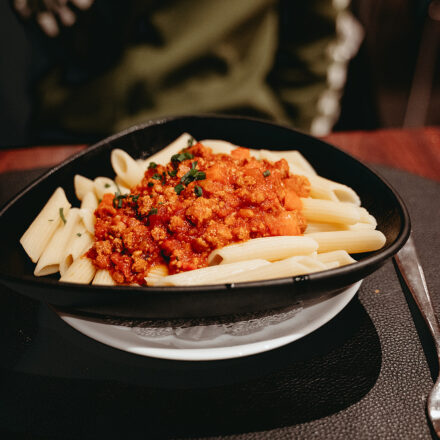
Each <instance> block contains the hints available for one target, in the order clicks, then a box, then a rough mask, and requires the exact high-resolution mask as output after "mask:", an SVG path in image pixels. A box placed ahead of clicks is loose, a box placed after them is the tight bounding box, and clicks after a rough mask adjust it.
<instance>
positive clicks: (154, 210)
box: [148, 208, 157, 215]
mask: <svg viewBox="0 0 440 440" xmlns="http://www.w3.org/2000/svg"><path fill="white" fill-rule="evenodd" d="M154 214H157V208H151V209H150V212H149V213H148V215H154Z"/></svg>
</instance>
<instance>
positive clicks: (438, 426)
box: [394, 235, 440, 437]
mask: <svg viewBox="0 0 440 440" xmlns="http://www.w3.org/2000/svg"><path fill="white" fill-rule="evenodd" d="M394 258H395V260H396V263H397V266H398V268H399V270H400V273H401V274H402V276H403V279H404V280H405V283H406V285H407V286H408V288H409V290H410V292H411V294H412V296H413V297H414V300H415V302H416V304H417V306H418V308H419V310H420V312H421V314H422V316H423V318H424V319H425V322H426V324H427V325H428V328H429V330H430V332H431V335H432V337H433V338H434V343H435V349H436V351H437V358H438V361H439V365H440V325H439V322H438V320H437V317H436V315H435V311H434V307H433V305H432V301H431V296H430V294H429V291H428V286H427V285H426V280H425V275H424V273H423V269H422V266H421V264H420V261H419V258H418V256H417V251H416V248H415V245H414V240H413V238H412V235H410V236H409V239H408V241H407V242H406V244H405V246H403V248H402V249H401V250H400V251H399V252H398V253H397V254H396V256H395V257H394ZM427 411H428V417H429V419H430V420H431V424H432V426H433V428H434V431H435V433H436V434H437V437H440V377H439V378H437V381H436V382H435V384H434V387H433V388H432V390H431V392H430V393H429V397H428V401H427Z"/></svg>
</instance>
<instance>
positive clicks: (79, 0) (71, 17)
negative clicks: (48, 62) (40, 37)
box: [13, 0, 94, 37]
mask: <svg viewBox="0 0 440 440" xmlns="http://www.w3.org/2000/svg"><path fill="white" fill-rule="evenodd" d="M93 2H94V0H13V5H14V8H15V10H16V11H17V12H18V13H19V14H20V15H21V17H23V18H24V19H35V21H36V22H37V23H38V25H39V26H40V27H41V29H42V30H43V31H44V32H45V33H46V34H47V35H48V36H49V37H56V36H57V35H58V34H59V32H60V25H62V26H72V25H73V24H74V23H75V21H76V16H75V13H74V12H73V11H72V9H71V8H70V7H69V6H71V5H73V6H75V7H76V8H78V9H81V10H86V9H88V8H90V6H91V5H92V3H93Z"/></svg>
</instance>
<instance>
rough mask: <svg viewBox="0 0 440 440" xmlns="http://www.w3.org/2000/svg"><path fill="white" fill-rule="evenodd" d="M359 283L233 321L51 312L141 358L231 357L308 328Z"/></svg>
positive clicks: (328, 315) (329, 314) (340, 304)
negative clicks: (117, 318) (96, 316)
mask: <svg viewBox="0 0 440 440" xmlns="http://www.w3.org/2000/svg"><path fill="white" fill-rule="evenodd" d="M361 282H362V280H361V281H358V282H357V283H355V284H353V285H351V286H349V287H347V288H346V289H344V290H342V291H341V292H340V293H338V294H337V295H336V296H333V297H331V298H329V299H326V300H323V301H322V302H320V303H318V304H314V305H311V306H308V307H302V306H301V305H296V306H293V307H290V308H288V309H283V310H281V311H277V312H276V313H272V314H267V315H264V316H251V317H249V316H248V317H242V318H240V319H239V320H235V321H234V322H223V321H216V322H214V321H213V320H210V321H207V320H205V321H202V322H194V321H191V322H190V321H184V320H181V321H168V322H165V321H161V322H160V323H159V324H157V323H156V322H152V321H145V322H139V320H137V321H129V320H123V321H122V320H120V322H118V323H117V325H116V324H115V321H113V322H112V321H104V320H94V319H89V318H84V317H79V316H75V315H70V314H67V313H63V312H59V311H57V313H58V315H59V316H60V317H61V319H63V320H64V321H65V322H66V323H67V324H69V325H70V326H72V327H73V328H75V329H76V330H78V331H79V332H81V333H83V334H84V335H86V336H88V337H90V338H92V339H95V340H96V341H99V342H102V343H104V344H107V345H110V346H111V347H114V348H118V349H120V350H125V351H128V352H130V353H134V354H138V355H141V356H150V357H155V358H162V359H173V360H185V361H208V360H209V361H210V360H219V359H231V358H237V357H242V356H248V355H252V354H256V353H262V352H264V351H268V350H272V349H274V348H277V347H281V346H283V345H286V344H289V343H290V342H293V341H296V340H297V339H300V338H302V337H303V336H306V335H307V334H309V333H311V332H313V331H314V330H316V329H317V328H319V327H321V326H322V325H324V324H325V323H327V322H328V321H330V320H331V319H332V318H333V317H335V316H336V315H337V314H338V313H339V312H340V311H341V310H342V309H343V308H344V307H345V306H346V305H347V304H348V303H349V302H350V300H351V299H352V298H353V297H354V295H355V294H356V292H357V291H358V289H359V287H360V285H361Z"/></svg>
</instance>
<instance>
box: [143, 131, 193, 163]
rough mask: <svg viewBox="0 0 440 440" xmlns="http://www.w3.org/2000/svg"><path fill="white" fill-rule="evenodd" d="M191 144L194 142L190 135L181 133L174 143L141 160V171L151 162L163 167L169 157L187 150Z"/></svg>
mask: <svg viewBox="0 0 440 440" xmlns="http://www.w3.org/2000/svg"><path fill="white" fill-rule="evenodd" d="M193 142H194V138H193V137H192V136H191V135H190V134H188V133H183V134H182V135H180V136H179V137H178V138H177V139H176V140H175V141H173V142H171V144H169V145H168V146H166V147H165V148H164V149H162V150H160V151H158V152H157V153H155V154H153V155H152V156H150V157H149V158H147V159H145V160H143V162H142V165H143V168H142V169H143V170H144V171H145V170H146V169H147V168H148V166H149V164H150V163H151V162H154V163H156V164H161V165H165V164H166V163H167V162H168V161H169V160H170V157H171V156H172V155H173V154H176V153H179V152H180V151H181V150H184V149H185V148H188V147H189V146H190V145H192V143H193Z"/></svg>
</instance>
